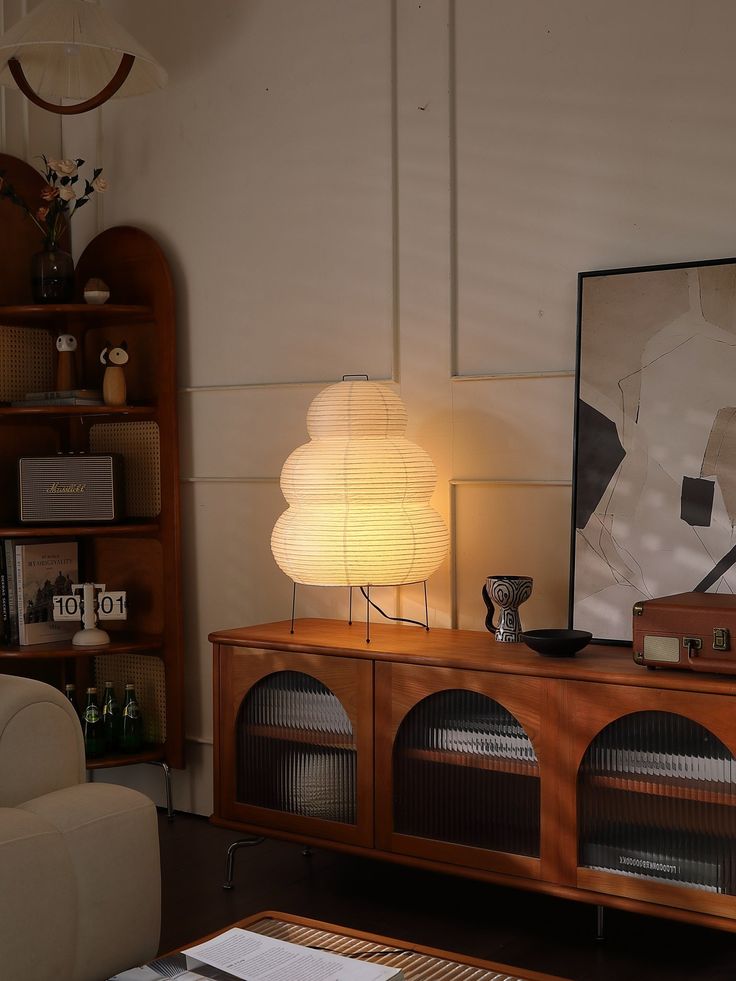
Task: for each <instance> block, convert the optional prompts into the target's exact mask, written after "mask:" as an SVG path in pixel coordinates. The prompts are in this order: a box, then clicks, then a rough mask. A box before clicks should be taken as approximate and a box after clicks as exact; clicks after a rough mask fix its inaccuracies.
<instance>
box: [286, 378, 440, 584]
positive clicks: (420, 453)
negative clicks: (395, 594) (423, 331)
mask: <svg viewBox="0 0 736 981" xmlns="http://www.w3.org/2000/svg"><path fill="white" fill-rule="evenodd" d="M406 425H407V415H406V409H405V408H404V404H403V403H402V401H401V399H400V398H399V397H398V395H396V393H395V392H394V391H393V390H392V389H390V388H388V386H386V385H380V384H378V383H376V382H368V381H346V382H339V383H338V384H337V385H331V386H330V387H329V388H327V389H325V390H324V391H322V392H320V394H319V395H318V396H317V397H316V399H315V400H314V401H313V402H312V405H311V406H310V408H309V412H308V413H307V430H308V432H309V435H310V436H311V441H310V442H309V443H306V444H304V446H300V447H299V448H298V449H296V450H295V451H294V452H293V453H292V454H291V456H290V457H289V458H288V460H287V461H286V463H285V464H284V468H283V471H282V473H281V489H282V490H283V492H284V497H285V498H286V500H287V502H288V503H289V508H288V510H287V511H285V512H284V514H282V515H281V517H280V518H279V520H278V521H277V522H276V525H275V527H274V529H273V534H272V536H271V549H272V551H273V554H274V558H275V559H276V562H277V563H278V565H279V567H280V568H281V569H282V570H283V571H284V572H285V573H286V574H287V575H288V576H290V577H291V578H292V579H293V580H294V581H295V582H299V583H309V584H311V585H320V586H365V585H373V586H389V585H401V584H402V583H410V582H419V581H421V580H424V579H428V578H429V576H431V575H432V573H433V572H434V571H435V570H436V569H437V568H438V566H439V565H440V564H441V562H442V561H443V559H444V557H445V555H446V554H447V546H448V532H447V528H446V527H445V524H444V521H443V520H442V518H441V517H440V515H439V514H438V513H437V512H436V511H435V510H434V509H433V508H432V507H430V504H429V500H430V497H431V495H432V492H433V490H434V487H435V483H436V480H437V474H436V470H435V467H434V464H433V463H432V461H431V460H430V458H429V456H428V455H427V454H426V453H425V452H424V450H422V449H421V448H420V447H419V446H416V444H414V443H412V442H410V441H409V440H408V439H407V438H406V436H405V435H404V432H405V430H406Z"/></svg>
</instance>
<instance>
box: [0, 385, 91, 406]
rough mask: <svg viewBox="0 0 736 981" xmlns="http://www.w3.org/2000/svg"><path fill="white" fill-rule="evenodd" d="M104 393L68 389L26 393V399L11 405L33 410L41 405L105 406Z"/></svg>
mask: <svg viewBox="0 0 736 981" xmlns="http://www.w3.org/2000/svg"><path fill="white" fill-rule="evenodd" d="M103 404H104V403H103V401H102V393H101V392H100V391H99V389H95V388H67V389H62V390H60V391H55V392H26V395H25V398H23V399H21V400H20V401H18V402H12V403H11V405H14V406H17V407H18V408H25V409H31V408H33V407H34V406H41V405H103Z"/></svg>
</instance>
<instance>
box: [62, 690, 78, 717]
mask: <svg viewBox="0 0 736 981" xmlns="http://www.w3.org/2000/svg"><path fill="white" fill-rule="evenodd" d="M64 694H65V695H66V697H67V699H68V700H69V701H70V702H71V704H72V708H73V709H74V711H75V712H76V715H77V718H79V709H78V707H77V688H76V685H73V684H72V683H71V682H67V684H65V685H64Z"/></svg>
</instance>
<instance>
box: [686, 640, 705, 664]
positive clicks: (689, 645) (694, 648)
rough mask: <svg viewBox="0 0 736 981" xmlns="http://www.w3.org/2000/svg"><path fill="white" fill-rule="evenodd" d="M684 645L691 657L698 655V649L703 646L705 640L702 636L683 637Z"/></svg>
mask: <svg viewBox="0 0 736 981" xmlns="http://www.w3.org/2000/svg"><path fill="white" fill-rule="evenodd" d="M682 646H683V647H684V648H685V649H686V650H687V656H688V658H689V659H691V660H692V658H694V657H697V656H698V651H699V650H700V649H701V648H702V646H703V641H702V640H701V639H700V637H683V638H682Z"/></svg>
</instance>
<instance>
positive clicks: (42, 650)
mask: <svg viewBox="0 0 736 981" xmlns="http://www.w3.org/2000/svg"><path fill="white" fill-rule="evenodd" d="M103 626H104V624H103ZM80 628H81V623H80ZM162 649H163V638H162V637H159V636H149V635H145V636H141V635H140V634H124V633H118V632H115V633H112V632H111V634H110V643H109V644H102V645H100V646H99V647H75V645H74V644H72V642H71V639H69V640H57V641H55V642H54V643H53V644H27V645H24V646H23V647H21V646H20V645H19V644H11V645H3V646H0V660H2V659H3V658H13V659H14V660H19V661H27V660H36V661H38V660H43V659H47V660H48V659H51V660H54V659H56V658H65V657H89V656H96V655H98V654H160V652H161V650H162Z"/></svg>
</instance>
